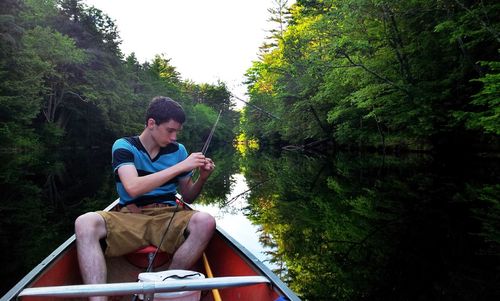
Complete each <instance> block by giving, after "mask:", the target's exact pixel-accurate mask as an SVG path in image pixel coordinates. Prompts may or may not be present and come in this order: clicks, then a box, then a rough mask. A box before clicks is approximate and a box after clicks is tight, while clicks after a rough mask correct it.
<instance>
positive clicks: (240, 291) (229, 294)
mask: <svg viewBox="0 0 500 301" xmlns="http://www.w3.org/2000/svg"><path fill="white" fill-rule="evenodd" d="M205 253H206V255H207V257H208V261H209V264H210V267H211V269H212V272H213V274H214V277H224V276H254V275H262V272H260V270H259V269H258V268H256V267H255V266H254V265H253V263H252V262H249V261H251V260H250V259H248V258H245V256H242V254H241V253H240V252H239V251H238V250H237V249H235V248H234V246H232V245H231V244H230V243H228V241H227V239H226V238H225V236H224V235H222V234H221V233H220V232H219V231H217V232H216V234H215V235H214V237H213V238H212V240H211V242H210V243H209V246H208V247H207V249H206V252H205ZM145 256H146V255H145ZM107 265H108V282H110V283H112V282H135V281H137V275H138V274H139V273H141V272H143V271H144V270H143V269H141V268H137V267H135V266H134V265H132V264H130V263H129V262H128V261H127V260H126V259H125V257H114V258H108V259H107ZM167 266H168V262H167V263H166V264H164V265H163V266H161V267H158V268H157V269H156V270H157V271H161V270H166V268H167ZM193 270H196V271H199V272H201V273H204V274H205V275H206V272H205V270H204V268H203V264H202V262H201V260H200V261H199V262H198V263H197V264H196V265H195V266H194V267H193ZM73 284H82V279H81V276H80V270H79V267H78V261H77V254H76V246H75V243H74V242H72V243H71V244H70V245H69V247H68V248H67V249H66V250H65V251H63V252H62V253H61V255H60V256H58V257H57V258H56V259H55V260H54V261H53V262H52V263H50V265H48V266H47V267H46V268H45V269H44V270H43V272H42V273H40V274H39V275H38V276H37V278H35V280H34V281H33V282H31V284H29V285H28V286H26V287H43V286H58V285H73ZM219 293H220V295H221V297H222V300H276V299H278V298H279V297H280V295H281V293H280V292H278V291H277V286H276V285H269V284H256V285H251V286H244V287H236V288H225V289H220V290H219ZM131 298H132V296H112V297H109V298H108V300H110V301H119V300H120V301H121V300H127V301H130V300H131ZM18 299H20V300H22V301H49V300H54V301H55V300H58V301H60V300H64V299H63V298H55V297H19V298H18ZM70 300H87V299H86V298H71V299H70ZM201 300H203V301H210V300H213V295H212V293H211V292H210V291H203V292H202V298H201Z"/></svg>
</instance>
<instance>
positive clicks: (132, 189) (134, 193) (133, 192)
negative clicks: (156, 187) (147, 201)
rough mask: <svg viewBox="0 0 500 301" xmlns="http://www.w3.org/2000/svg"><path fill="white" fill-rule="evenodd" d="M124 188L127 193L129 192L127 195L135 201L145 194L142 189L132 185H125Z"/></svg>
mask: <svg viewBox="0 0 500 301" xmlns="http://www.w3.org/2000/svg"><path fill="white" fill-rule="evenodd" d="M123 188H125V191H126V192H127V194H128V195H129V196H130V197H131V198H133V199H135V198H137V197H139V196H141V195H142V194H143V192H142V191H140V187H139V186H138V185H132V184H130V185H125V184H124V185H123Z"/></svg>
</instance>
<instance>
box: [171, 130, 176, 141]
mask: <svg viewBox="0 0 500 301" xmlns="http://www.w3.org/2000/svg"><path fill="white" fill-rule="evenodd" d="M170 140H172V141H177V133H176V132H173V133H172V134H170Z"/></svg>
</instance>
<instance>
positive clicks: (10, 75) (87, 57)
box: [0, 0, 239, 150]
mask: <svg viewBox="0 0 500 301" xmlns="http://www.w3.org/2000/svg"><path fill="white" fill-rule="evenodd" d="M118 32H119V31H118V29H117V27H116V25H115V24H114V22H113V20H111V19H110V18H109V17H108V16H107V15H106V14H104V13H103V12H102V11H100V10H99V9H97V8H95V7H88V6H86V5H85V4H83V3H82V2H81V1H79V0H47V1H38V0H5V1H2V3H1V4H0V42H1V44H0V140H1V141H2V148H3V149H25V150H30V149H34V148H37V149H38V148H40V147H41V146H43V147H45V148H48V149H50V148H53V147H98V146H100V145H103V144H104V145H109V144H111V143H113V141H114V139H115V138H116V137H119V136H122V135H133V134H138V133H140V131H141V130H142V128H143V124H144V120H143V119H144V112H145V109H146V107H147V104H148V102H149V101H150V100H151V99H152V98H153V97H154V96H157V95H165V96H169V97H171V98H173V99H175V100H178V101H179V102H180V103H181V104H182V105H183V106H184V109H185V110H186V112H187V116H188V120H187V122H186V125H185V127H184V130H183V132H182V138H180V139H182V140H183V141H189V142H190V143H192V144H193V145H195V144H199V143H201V144H202V143H203V141H204V139H205V138H206V137H207V136H208V134H209V132H210V129H211V127H212V124H213V123H214V121H215V119H216V118H217V114H218V112H219V111H220V110H223V112H224V114H222V117H221V122H220V123H219V127H218V131H217V132H216V133H215V136H214V143H225V142H227V141H229V143H231V141H232V137H233V132H234V127H235V126H237V124H238V118H239V117H238V113H237V112H235V111H234V110H233V109H232V104H231V102H230V96H231V94H230V92H229V90H228V89H227V87H226V85H225V84H224V83H223V82H219V83H217V84H206V83H203V84H197V83H193V82H192V81H189V80H184V79H182V77H181V75H180V74H179V72H177V71H176V68H175V67H174V66H172V65H171V64H170V59H169V58H167V57H166V56H165V55H163V54H158V55H156V56H155V57H154V58H152V60H151V61H149V62H144V63H139V62H138V60H137V58H136V57H135V55H134V54H133V53H132V54H131V55H129V56H127V57H124V55H123V53H122V52H121V50H120V48H119V47H120V42H121V41H120V37H119V34H118Z"/></svg>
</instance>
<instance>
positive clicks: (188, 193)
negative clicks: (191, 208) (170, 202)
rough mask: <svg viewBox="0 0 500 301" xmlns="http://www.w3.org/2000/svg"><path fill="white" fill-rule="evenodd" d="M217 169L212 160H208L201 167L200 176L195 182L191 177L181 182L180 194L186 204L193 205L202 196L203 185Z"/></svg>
mask: <svg viewBox="0 0 500 301" xmlns="http://www.w3.org/2000/svg"><path fill="white" fill-rule="evenodd" d="M214 169H215V164H214V162H213V161H212V159H210V158H206V159H205V161H204V164H203V165H202V166H200V176H199V177H198V179H197V180H196V182H193V180H192V179H191V177H185V178H183V179H180V180H179V192H180V193H181V195H182V198H183V200H184V201H185V202H186V203H189V204H190V203H192V202H193V201H194V200H195V199H196V198H197V197H198V195H199V194H200V192H201V189H202V188H203V185H204V184H205V182H206V181H207V179H208V177H209V176H210V174H212V172H213V171H214Z"/></svg>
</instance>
